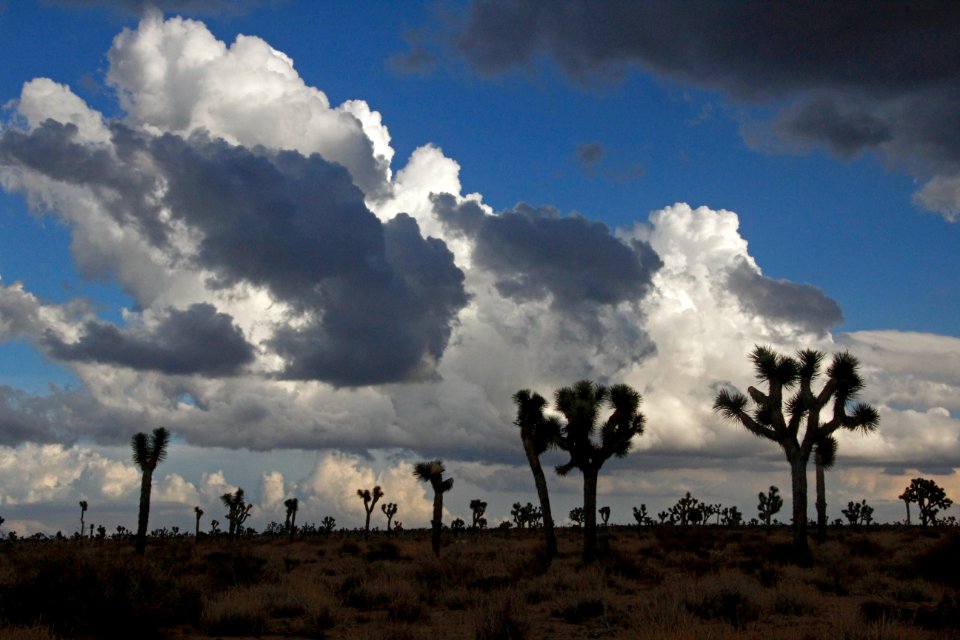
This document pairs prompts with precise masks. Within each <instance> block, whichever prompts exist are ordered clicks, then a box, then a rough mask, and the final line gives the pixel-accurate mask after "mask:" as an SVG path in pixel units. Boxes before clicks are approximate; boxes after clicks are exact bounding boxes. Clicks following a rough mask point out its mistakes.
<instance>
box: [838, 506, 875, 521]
mask: <svg viewBox="0 0 960 640" xmlns="http://www.w3.org/2000/svg"><path fill="white" fill-rule="evenodd" d="M841 513H843V515H844V516H845V517H846V518H847V522H849V523H850V526H852V527H859V526H861V525H868V524H870V523H871V522H872V521H873V507H871V506H870V505H868V504H867V501H866V500H862V501H860V502H853V501H850V502H848V503H847V508H846V509H841Z"/></svg>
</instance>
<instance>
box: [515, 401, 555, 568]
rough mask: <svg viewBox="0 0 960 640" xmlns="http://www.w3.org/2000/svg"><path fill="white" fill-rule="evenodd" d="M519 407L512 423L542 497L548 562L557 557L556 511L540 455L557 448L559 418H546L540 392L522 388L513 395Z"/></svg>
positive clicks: (540, 497)
mask: <svg viewBox="0 0 960 640" xmlns="http://www.w3.org/2000/svg"><path fill="white" fill-rule="evenodd" d="M513 402H514V404H516V406H517V417H516V419H515V420H514V421H513V424H515V425H516V426H518V427H520V441H521V442H522V443H523V452H524V454H525V455H526V456H527V463H528V464H529V465H530V472H531V473H532V474H533V483H534V485H536V488H537V497H538V498H539V500H540V512H541V513H542V514H543V538H544V542H545V543H546V547H547V561H548V562H549V561H551V560H553V558H555V557H556V556H557V536H556V533H555V532H554V529H553V512H552V511H551V509H550V493H549V492H548V491H547V479H546V477H545V476H544V474H543V466H542V465H541V464H540V456H541V455H542V454H543V453H544V452H545V451H546V450H547V449H550V448H553V447H556V443H557V438H558V436H559V433H560V426H559V423H558V422H557V420H555V419H549V418H546V417H544V415H543V409H544V407H546V405H547V401H546V400H545V399H544V398H543V396H541V395H540V394H538V393H533V392H531V391H530V390H529V389H521V390H520V391H517V392H516V393H515V394H513Z"/></svg>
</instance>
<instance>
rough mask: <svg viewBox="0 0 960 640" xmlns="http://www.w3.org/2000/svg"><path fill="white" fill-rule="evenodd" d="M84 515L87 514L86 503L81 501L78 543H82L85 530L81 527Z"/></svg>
mask: <svg viewBox="0 0 960 640" xmlns="http://www.w3.org/2000/svg"><path fill="white" fill-rule="evenodd" d="M86 513H87V501H86V500H81V501H80V541H81V542H83V532H84V531H86V529H85V528H84V526H83V516H84V514H86Z"/></svg>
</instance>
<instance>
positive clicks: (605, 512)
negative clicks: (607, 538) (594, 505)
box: [597, 507, 610, 526]
mask: <svg viewBox="0 0 960 640" xmlns="http://www.w3.org/2000/svg"><path fill="white" fill-rule="evenodd" d="M597 512H598V513H599V514H600V519H601V520H603V526H607V521H609V520H610V507H600V508H599V509H598V510H597Z"/></svg>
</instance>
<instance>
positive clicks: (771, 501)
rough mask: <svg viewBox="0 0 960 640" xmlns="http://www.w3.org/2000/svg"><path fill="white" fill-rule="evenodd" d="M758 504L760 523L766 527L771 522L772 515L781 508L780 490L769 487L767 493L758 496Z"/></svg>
mask: <svg viewBox="0 0 960 640" xmlns="http://www.w3.org/2000/svg"><path fill="white" fill-rule="evenodd" d="M758 496H759V497H760V502H759V503H758V504H757V511H758V512H759V515H760V521H761V522H762V523H763V524H765V525H766V526H767V527H769V526H770V523H771V522H772V521H773V515H774V514H775V513H777V512H778V511H780V509H781V508H782V507H783V498H781V497H780V489H778V488H777V487H773V486H772V487H770V490H769V491H767V493H760V494H758Z"/></svg>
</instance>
